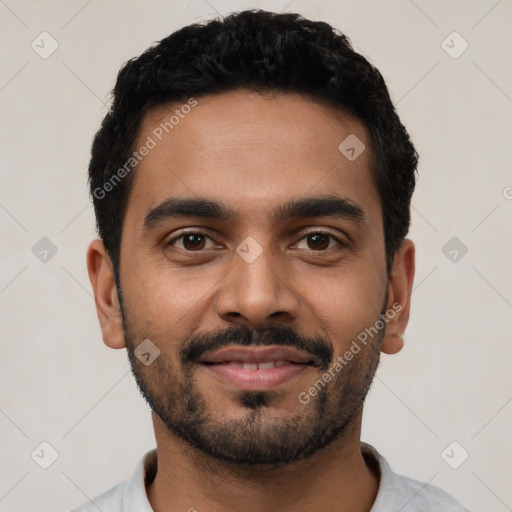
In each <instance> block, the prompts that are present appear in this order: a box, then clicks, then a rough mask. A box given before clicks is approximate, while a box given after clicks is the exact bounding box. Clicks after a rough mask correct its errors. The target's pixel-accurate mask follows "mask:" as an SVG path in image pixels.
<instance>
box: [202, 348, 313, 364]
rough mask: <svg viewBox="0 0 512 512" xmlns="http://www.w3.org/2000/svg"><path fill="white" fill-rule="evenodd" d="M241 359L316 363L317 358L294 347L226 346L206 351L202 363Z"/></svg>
mask: <svg viewBox="0 0 512 512" xmlns="http://www.w3.org/2000/svg"><path fill="white" fill-rule="evenodd" d="M229 361H239V362H242V363H260V362H264V361H290V362H292V363H297V364H305V363H315V358H314V357H313V356H312V355H310V354H308V353H306V352H303V351H301V350H297V349H295V348H293V347H279V346H266V347H240V346H237V347H225V348H221V349H220V350H216V351H215V352H212V353H211V354H208V353H206V354H205V355H204V356H203V357H202V358H201V359H200V361H199V362H201V363H226V362H229Z"/></svg>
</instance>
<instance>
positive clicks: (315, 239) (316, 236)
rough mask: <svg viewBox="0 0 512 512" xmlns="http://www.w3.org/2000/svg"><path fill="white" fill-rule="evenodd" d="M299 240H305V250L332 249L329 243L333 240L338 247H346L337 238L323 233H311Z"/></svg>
mask: <svg viewBox="0 0 512 512" xmlns="http://www.w3.org/2000/svg"><path fill="white" fill-rule="evenodd" d="M301 240H306V244H307V247H306V249H308V250H312V251H325V250H328V249H332V248H333V247H332V246H331V243H330V242H331V241H332V240H334V242H335V243H336V244H337V245H338V246H341V247H346V244H345V243H343V242H342V241H341V240H340V239H339V238H337V237H335V236H334V235H332V234H331V233H327V232H324V231H311V232H310V233H308V234H307V235H306V236H304V237H302V238H301Z"/></svg>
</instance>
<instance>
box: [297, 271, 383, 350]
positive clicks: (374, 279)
mask: <svg viewBox="0 0 512 512" xmlns="http://www.w3.org/2000/svg"><path fill="white" fill-rule="evenodd" d="M315 283H316V286H315V288H314V290H315V291H314V292H312V291H311V290H312V288H309V290H310V291H309V293H307V294H304V295H303V300H304V301H305V303H306V309H307V310H308V311H309V312H310V313H311V315H312V319H311V321H312V322H313V323H316V324H317V325H318V326H320V327H321V328H322V329H323V330H324V331H325V333H326V335H327V336H328V337H329V338H330V339H332V340H333V344H334V348H335V351H339V350H344V348H345V347H346V346H348V345H350V343H351V341H352V340H353V339H355V338H356V337H357V336H358V335H359V334H360V333H361V332H363V331H364V330H365V329H366V328H369V327H371V326H373V325H374V324H375V322H376V321H377V320H378V319H379V314H380V312H381V309H382V307H383V304H384V301H385V297H386V280H385V279H383V278H382V276H377V274H376V273H375V272H374V271H373V272H372V270H371V268H369V269H368V270H366V271H361V270H358V271H355V269H354V271H351V272H349V270H348V269H340V272H339V274H338V275H337V276H330V277H329V278H327V279H325V280H323V279H319V278H318V276H317V279H315Z"/></svg>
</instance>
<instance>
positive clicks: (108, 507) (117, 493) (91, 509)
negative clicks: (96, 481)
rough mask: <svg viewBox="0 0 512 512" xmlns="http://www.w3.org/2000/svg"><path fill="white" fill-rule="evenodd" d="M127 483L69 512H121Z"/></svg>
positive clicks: (122, 483) (118, 485)
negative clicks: (99, 511)
mask: <svg viewBox="0 0 512 512" xmlns="http://www.w3.org/2000/svg"><path fill="white" fill-rule="evenodd" d="M126 483H127V482H121V483H119V484H117V485H115V486H114V487H112V488H111V489H109V490H108V491H105V492H104V493H102V494H100V495H99V496H96V498H93V499H92V500H89V501H88V502H87V503H84V504H83V505H80V506H79V507H77V508H74V509H73V510H71V512H98V510H101V511H102V512H121V511H122V507H123V494H124V491H125V487H126Z"/></svg>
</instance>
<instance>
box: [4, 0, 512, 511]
mask: <svg viewBox="0 0 512 512" xmlns="http://www.w3.org/2000/svg"><path fill="white" fill-rule="evenodd" d="M252 7H261V8H266V9H270V10H275V11H281V10H287V11H294V12H300V13H302V14H303V15H305V16H307V17H310V18H312V19H316V20H324V21H327V22H329V23H331V24H332V25H334V26H336V27H337V28H339V29H340V30H342V31H343V32H345V33H346V34H347V35H348V36H349V37H350V38H351V39H352V41H353V43H354V45H355V47H356V49H357V50H359V51H361V52H362V53H363V54H365V55H366V56H367V57H368V58H370V60H371V61H372V62H373V63H375V64H376V65H377V67H378V68H379V69H380V70H381V72H382V73H383V75H384V77H385V78H386V80H387V83H388V86H389V88H390V91H391V94H392V97H393V99H394V101H395V102H396V104H397V108H398V111H399V114H400V116H401V118H402V120H403V122H404V123H405V124H406V126H407V127H408V129H409V131H410V133H411V135H412V137H413V140H414V142H415V144H416V146H417V148H418V150H419V152H420V154H421V165H420V169H419V173H420V178H419V182H418V186H417V192H416V195H415V197H414V201H413V207H414V210H413V223H412V224H413V225H412V229H411V233H410V236H411V238H413V239H414V240H415V241H416V243H417V248H418V251H417V255H418V256H417V278H416V282H415V290H414V293H413V314H412V319H411V322H410V326H409V329H408V333H407V338H406V347H405V349H404V350H403V351H402V352H401V353H400V354H399V355H396V356H384V357H383V360H382V365H381V367H380V369H379V372H378V378H377V379H376V381H375V384H374V386H373V389H372V391H371V393H370V395H369V398H368V401H367V402H368V403H367V407H366V414H365V419H364V427H363V439H364V440H365V441H367V442H370V443H372V444H374V445H375V446H376V447H377V448H378V449H379V450H380V451H381V453H382V454H383V455H384V456H386V457H387V458H388V460H389V461H390V463H391V465H392V467H393V469H394V470H395V471H397V472H400V473H404V474H407V475H408V476H411V477H414V478H417V479H419V480H423V481H429V482H431V483H433V484H436V485H438V486H441V487H443V488H445V489H446V490H448V491H449V492H451V493H452V494H453V495H455V496H456V497H457V498H458V499H459V500H461V501H463V502H464V503H465V504H466V505H468V506H470V507H471V508H472V509H474V510H475V511H477V510H492V511H493V512H505V511H507V510H512V491H511V486H510V482H511V481H512V464H511V460H512V438H511V436H510V432H511V419H512V403H511V401H512V386H511V384H512V377H511V375H512V372H511V371H510V368H511V366H512V365H511V363H512V344H511V335H510V333H511V331H512V322H511V318H512V315H511V310H512V273H511V257H510V254H511V250H512V234H511V231H512V230H511V225H512V223H511V221H512V200H511V198H512V188H511V187H512V174H511V170H510V169H511V155H510V151H509V150H508V149H509V146H510V141H511V140H512V138H511V135H512V127H511V118H512V116H511V111H512V99H511V97H512V89H511V83H512V81H511V78H512V72H511V63H512V58H511V55H510V54H511V46H510V43H509V37H510V33H511V29H512V5H511V2H510V1H505V0H502V1H496V0H480V1H463V0H458V1H454V0H451V1H442V0H435V1H427V0H415V1H414V2H413V1H412V0H410V1H409V0H392V1H377V0H367V1H348V0H342V1H340V0H338V1H323V2H320V1H318V2H314V1H302V0H294V1H290V0H273V1H262V2H241V1H236V0H229V1H226V0H208V1H206V0H191V1H188V2H187V1H183V2H182V1H180V2H178V1H167V2H165V1H158V2H157V1H155V2H142V1H138V2H137V1H130V2H121V1H101V0H92V1H91V0H90V1H88V2H87V1H85V0H74V1H68V2H64V1H53V2H50V1H48V2H29V1H18V2H15V1H14V0H2V1H0V20H1V21H0V33H1V34H2V36H3V44H2V45H1V47H0V55H1V63H2V74H1V78H0V103H1V105H0V108H1V119H2V127H1V133H2V162H1V165H2V181H1V193H0V222H1V229H2V256H3V262H2V265H1V267H0V306H1V312H2V313H1V314H2V347H1V354H2V357H1V359H0V361H1V384H0V390H1V391H0V393H1V397H0V432H1V438H0V439H1V450H2V455H1V460H2V464H1V469H0V511H2V512H4V511H25V512H28V511H64V510H67V509H70V508H72V507H73V506H76V505H78V504H79V503H81V502H83V501H86V500H87V497H94V496H96V495H97V494H99V493H100V492H102V491H103V490H105V489H107V488H108V487H110V486H111V485H113V484H115V483H117V482H118V481H120V480H122V479H125V478H127V477H129V476H130V474H131V473H132V471H133V469H134V467H135V464H136V462H137V461H138V460H139V458H140V457H141V456H142V455H143V453H144V452H145V451H146V450H148V449H150V448H151V447H152V446H153V444H154V438H153V433H152V426H151V422H150V415H149V411H148V408H147V407H146V406H145V404H144V402H143V400H142V398H141V397H140V396H139V395H138V391H137V389H136V386H135V384H134V382H133V380H132V377H131V375H130V374H129V368H128V363H127V360H126V356H125V353H124V351H113V350H109V349H107V348H106V347H105V346H104V345H103V344H102V342H101V337H100V330H99V327H98V323H97V319H96V313H95V309H94V303H93V300H92V298H91V289H90V285H89V282H88V277H87V273H86V267H85V251H86V247H87V245H88V243H89V241H90V240H91V239H92V238H93V237H94V236H95V231H94V219H93V212H92V208H91V207H90V206H89V200H88V193H87V185H86V167H87V163H88V155H89V151H90V143H91V138H92V136H93V134H94V133H95V131H96V130H97V129H98V127H99V124H100V121H101V119H102V117H103V116H104V115H105V113H106V111H107V108H108V93H109V91H110V90H111V88H112V87H113V85H114V81H115V77H116V74H117V71H118V69H119V67H120V65H121V64H122V63H123V62H124V61H126V60H127V59H128V58H131V57H132V56H135V55H138V54H139V53H140V52H142V51H143V50H144V49H146V48H147V47H148V46H149V45H150V44H151V43H152V42H154V41H156V40H158V39H161V38H163V37H164V36H166V35H168V34H169V33H170V32H171V31H173V30H175V29H176V28H179V27H180V26H183V25H185V24H188V23H191V22H194V21H198V20H201V19H205V18H210V17H212V16H214V15H216V14H217V13H220V14H225V13H227V12H230V11H234V10H239V9H241V8H252ZM216 11H217V12H216ZM43 31H46V32H48V33H49V34H51V37H53V38H54V39H55V40H56V41H57V42H58V45H59V46H58V48H57V50H56V51H55V52H54V53H53V54H52V55H50V56H49V57H48V58H46V59H43V58H41V57H40V56H39V54H37V53H36V52H35V51H34V50H33V49H32V48H31V42H32V41H33V40H35V41H36V43H38V41H39V43H38V44H39V46H42V43H41V42H40V41H41V37H43V36H41V37H39V34H40V33H41V32H43ZM453 31H457V32H458V33H459V34H460V36H461V37H462V38H463V39H464V40H465V41H467V43H468V44H469V48H468V49H467V50H466V51H465V52H464V53H463V54H462V55H460V56H459V57H458V58H456V59H454V58H452V57H451V56H450V55H448V53H446V51H445V50H444V49H443V47H442V41H443V40H445V39H446V38H447V36H449V34H451V33H452V32H453ZM44 37H46V38H47V37H48V36H44ZM50 43H51V41H50V40H49V39H45V43H44V45H45V49H46V50H48V49H50V48H51V46H50ZM463 44H464V41H463V40H462V39H461V38H460V37H459V36H457V35H455V36H453V35H452V36H450V37H449V38H448V39H447V41H446V42H445V43H444V47H445V49H447V50H448V51H450V52H451V53H452V55H453V54H454V52H457V51H458V50H460V49H462V48H463V46H462V45H463ZM447 45H448V47H447ZM450 46H451V47H452V48H449V47H450ZM41 50H42V49H41ZM43 237H48V238H49V239H50V240H51V241H52V242H53V244H55V246H56V248H57V251H58V252H57V253H56V254H55V255H54V256H53V257H51V258H49V259H48V261H47V262H46V263H44V262H41V261H40V260H39V259H38V258H37V257H36V255H34V254H33V252H32V248H33V246H34V245H35V244H36V243H37V242H38V241H39V240H40V239H41V238H43ZM452 237H457V238H458V239H459V240H460V241H461V242H462V243H463V244H464V245H465V246H466V247H467V253H466V254H465V255H464V256H462V257H461V254H462V253H461V252H460V251H459V252H458V254H457V256H458V258H459V259H458V261H456V262H453V261H451V260H450V259H449V258H448V257H447V256H445V254H444V253H443V250H442V249H443V247H444V246H445V244H446V243H447V242H448V241H449V240H450V239H451V238H452ZM449 250H452V249H450V248H449ZM449 250H445V252H447V253H448V252H449ZM448 256H450V257H451V258H453V257H454V254H453V253H452V255H450V254H448ZM42 441H46V442H49V443H50V444H51V445H52V446H53V447H54V448H55V450H56V451H57V452H58V455H59V456H58V458H57V460H56V461H55V462H54V463H53V464H52V465H51V466H50V467H49V468H48V469H46V470H45V469H42V468H40V467H39V466H38V465H37V464H36V463H35V462H34V460H33V459H32V458H31V453H32V452H33V450H34V449H36V447H38V446H39V445H40V443H41V442H42ZM452 441H456V442H457V443H459V445H460V446H459V445H457V446H456V447H455V449H454V451H453V452H452V451H451V448H450V449H449V450H448V452H447V453H448V455H450V456H451V457H450V458H449V460H450V462H451V463H452V465H453V464H454V463H453V462H452V461H455V462H457V461H458V460H460V457H461V456H462V455H463V452H462V450H466V451H467V452H468V453H469V458H468V459H467V460H466V461H465V462H464V463H463V464H462V465H461V466H460V467H459V468H458V469H452V468H451V467H450V466H449V465H448V464H447V463H446V462H445V460H443V458H442V456H441V453H442V452H443V450H444V449H445V448H446V447H447V446H448V445H449V444H450V443H451V442H452ZM38 450H39V451H37V450H36V454H37V453H41V452H40V450H41V448H38ZM43 451H44V447H43ZM49 453H50V452H49V450H48V449H46V452H45V455H44V457H40V459H39V460H40V461H41V460H42V459H44V458H45V457H46V459H45V460H46V461H48V460H49V459H48V458H47V457H49ZM35 458H37V457H35ZM310 512H313V511H310Z"/></svg>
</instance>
